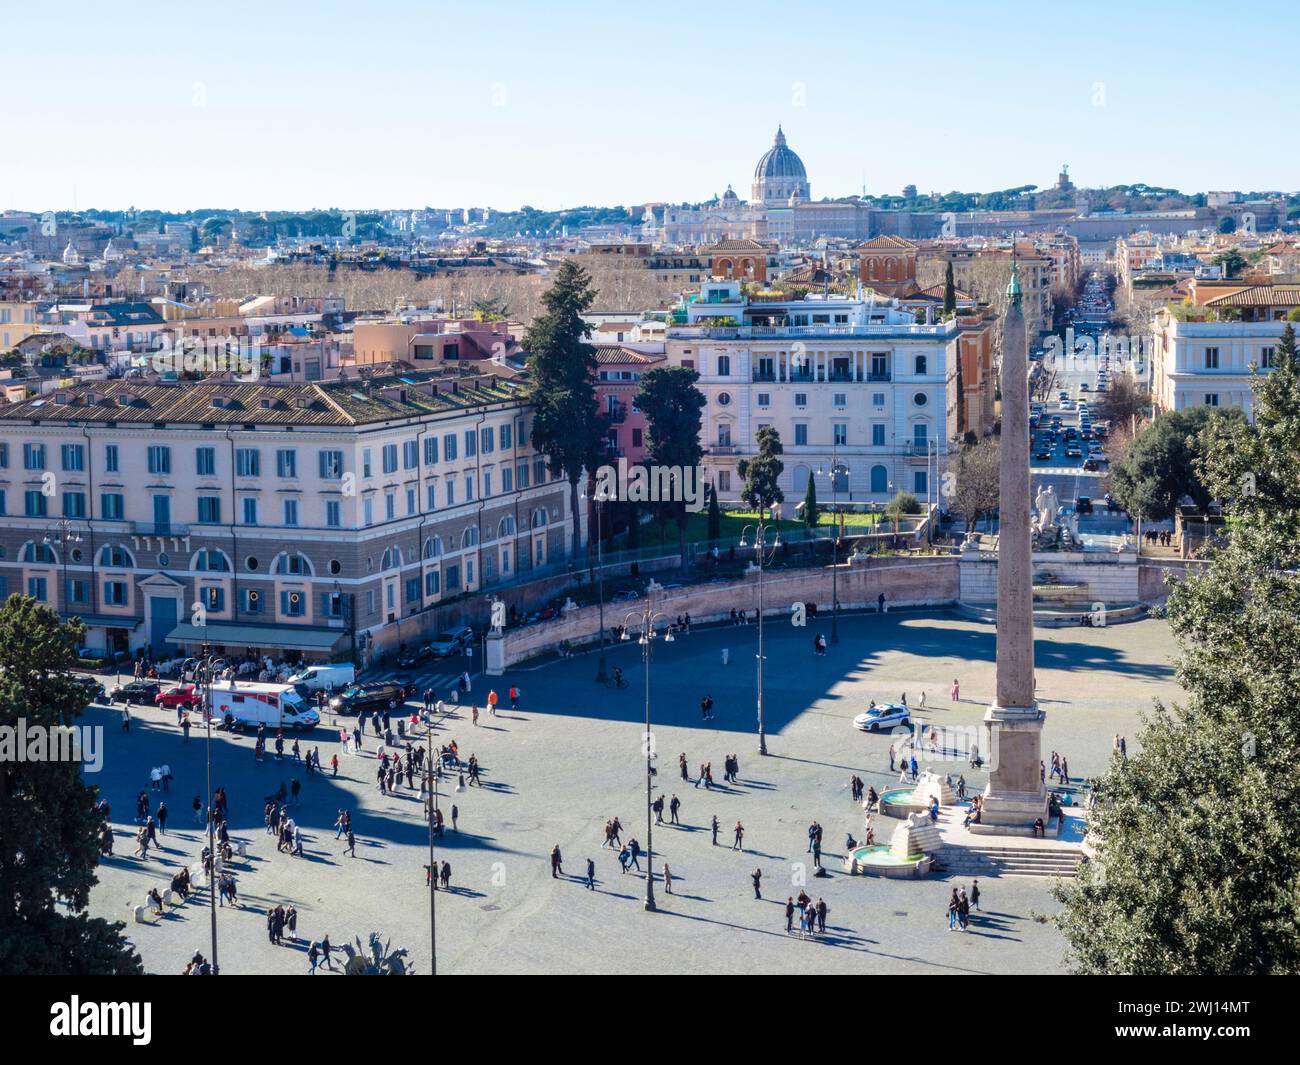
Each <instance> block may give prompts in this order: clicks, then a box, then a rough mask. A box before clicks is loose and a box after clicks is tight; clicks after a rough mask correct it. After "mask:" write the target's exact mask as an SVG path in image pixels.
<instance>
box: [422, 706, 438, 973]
mask: <svg viewBox="0 0 1300 1065" xmlns="http://www.w3.org/2000/svg"><path fill="white" fill-rule="evenodd" d="M426 727H427V729H428V731H427V732H426V733H425V762H426V764H425V769H424V771H425V774H426V776H427V777H428V779H429V797H428V799H427V800H426V801H427V802H428V804H429V809H428V814H429V958H430V961H429V966H430V970H429V971H430V973H431V974H432V975H433V976H437V975H438V907H437V898H438V888H437V884H436V883H435V882H436V880H437V878H438V870H437V868H436V867H435V866H434V864H433V832H434V828H435V825H436V822H437V820H438V797H437V796H438V774H437V772H436V771H435V768H434V761H433V718H432V716H431V717H430V718H429V721H428V724H427V726H426Z"/></svg>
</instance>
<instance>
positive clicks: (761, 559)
mask: <svg viewBox="0 0 1300 1065" xmlns="http://www.w3.org/2000/svg"><path fill="white" fill-rule="evenodd" d="M759 514H760V517H759V519H758V524H757V525H746V526H745V527H744V528H743V529H741V530H740V546H741V547H742V548H744V547H748V546H749V544H748V543H747V542H746V540H745V534H746V532H747V530H749V529H753V530H754V558H755V560H756V561H757V562H758V753H759V754H761V755H766V754H767V720H766V718H765V717H764V716H763V567H764V565H765V564H766V562H767V558H766V557H765V556H766V555H767V548H768V546H769V545H768V543H767V523H766V522H764V520H763V519H762V517H761V514H762V511H761V510H760V511H759ZM770 546H771V548H772V558H773V559H775V558H776V552H777V550H778V549H779V548H780V547H781V530H780V529H779V528H778V529H777V530H776V531H775V539H773V541H772V543H771V545H770Z"/></svg>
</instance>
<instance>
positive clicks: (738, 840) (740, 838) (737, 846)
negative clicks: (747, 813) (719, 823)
mask: <svg viewBox="0 0 1300 1065" xmlns="http://www.w3.org/2000/svg"><path fill="white" fill-rule="evenodd" d="M744 842H745V826H744V825H742V824H741V823H740V822H739V821H737V822H736V828H735V835H734V838H733V839H732V843H731V849H732V850H733V851H739V850H744V849H745V848H744Z"/></svg>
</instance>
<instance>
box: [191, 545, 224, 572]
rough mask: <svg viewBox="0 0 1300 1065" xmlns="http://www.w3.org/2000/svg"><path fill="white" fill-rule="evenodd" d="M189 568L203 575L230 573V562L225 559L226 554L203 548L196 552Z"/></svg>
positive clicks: (214, 549)
mask: <svg viewBox="0 0 1300 1065" xmlns="http://www.w3.org/2000/svg"><path fill="white" fill-rule="evenodd" d="M190 566H191V568H192V569H196V570H199V571H200V572H203V573H229V572H230V560H229V559H228V558H226V553H225V552H224V551H219V550H217V549H216V548H204V549H203V550H202V551H199V552H197V553H196V554H195V556H194V561H193V562H192V563H191V564H190Z"/></svg>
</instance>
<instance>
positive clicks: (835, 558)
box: [817, 455, 849, 643]
mask: <svg viewBox="0 0 1300 1065" xmlns="http://www.w3.org/2000/svg"><path fill="white" fill-rule="evenodd" d="M848 474H849V468H848V466H846V465H845V464H844V463H842V462H841V461H840V460H839V459H838V458H837V457H836V456H834V455H832V456H831V465H830V469H828V470H823V469H821V468H818V470H817V476H819V477H823V476H829V477H830V479H831V513H832V515H833V517H834V518H835V525H834V533H833V535H832V536H831V643H839V642H840V595H839V574H840V515H839V508H840V478H841V477H847V476H848Z"/></svg>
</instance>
